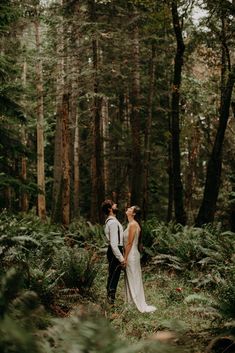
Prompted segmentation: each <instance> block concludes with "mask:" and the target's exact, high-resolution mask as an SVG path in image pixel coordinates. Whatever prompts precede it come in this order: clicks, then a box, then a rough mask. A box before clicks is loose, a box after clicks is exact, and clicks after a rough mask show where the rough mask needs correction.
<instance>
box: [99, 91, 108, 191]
mask: <svg viewBox="0 0 235 353" xmlns="http://www.w3.org/2000/svg"><path fill="white" fill-rule="evenodd" d="M101 116H102V140H103V151H104V192H105V195H107V193H108V188H109V164H108V137H109V111H108V98H107V97H104V98H103V101H102V108H101Z"/></svg>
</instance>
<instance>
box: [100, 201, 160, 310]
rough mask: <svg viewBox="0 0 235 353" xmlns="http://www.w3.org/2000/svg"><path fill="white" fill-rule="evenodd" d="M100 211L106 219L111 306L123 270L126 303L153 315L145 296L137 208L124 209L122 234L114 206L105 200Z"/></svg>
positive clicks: (138, 209)
mask: <svg viewBox="0 0 235 353" xmlns="http://www.w3.org/2000/svg"><path fill="white" fill-rule="evenodd" d="M102 211H103V212H104V214H105V215H106V221H105V235H106V237H107V240H108V243H109V246H108V251H107V258H108V263H109V272H108V280H107V297H108V302H109V303H110V304H113V303H114V301H115V295H116V289H117V285H118V281H119V277H120V273H121V270H122V268H124V269H125V297H126V302H128V303H134V304H135V305H136V307H137V309H138V310H139V311H140V312H142V313H144V312H152V311H155V310H156V307H154V306H151V305H148V304H147V303H146V301H145V295H144V287H143V281H142V271H141V266H140V252H139V248H140V244H141V227H140V223H139V217H140V208H139V207H138V206H132V207H129V208H128V209H127V211H126V216H127V219H128V226H127V228H126V229H125V231H124V232H123V227H122V225H121V223H120V222H119V221H118V220H117V218H116V213H117V204H115V203H114V202H113V201H112V200H105V201H104V202H103V203H102Z"/></svg>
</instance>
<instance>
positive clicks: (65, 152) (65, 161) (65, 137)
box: [61, 94, 70, 227]
mask: <svg viewBox="0 0 235 353" xmlns="http://www.w3.org/2000/svg"><path fill="white" fill-rule="evenodd" d="M61 120H62V222H63V225H64V226H66V227H67V226H68V225H69V223H70V161H69V142H70V132H69V96H68V94H64V95H63V104H62V110H61Z"/></svg>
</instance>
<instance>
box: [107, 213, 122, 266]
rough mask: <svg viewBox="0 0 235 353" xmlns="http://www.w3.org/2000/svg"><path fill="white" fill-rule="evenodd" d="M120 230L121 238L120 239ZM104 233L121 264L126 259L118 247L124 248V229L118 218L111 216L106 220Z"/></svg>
mask: <svg viewBox="0 0 235 353" xmlns="http://www.w3.org/2000/svg"><path fill="white" fill-rule="evenodd" d="M118 229H119V237H118ZM104 232H105V235H106V237H107V239H108V242H109V244H110V246H111V248H112V251H113V254H114V256H115V257H116V258H117V259H118V260H119V261H120V262H123V261H124V257H123V256H122V253H121V251H120V250H119V248H118V246H123V227H122V225H121V223H120V222H119V221H118V220H117V218H116V217H114V216H109V217H108V218H107V219H106V221H105V228H104ZM118 238H120V239H118Z"/></svg>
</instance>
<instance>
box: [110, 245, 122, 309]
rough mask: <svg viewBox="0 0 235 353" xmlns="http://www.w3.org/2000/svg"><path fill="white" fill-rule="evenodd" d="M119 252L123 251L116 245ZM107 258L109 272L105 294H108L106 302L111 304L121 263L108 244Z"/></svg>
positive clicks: (113, 299)
mask: <svg viewBox="0 0 235 353" xmlns="http://www.w3.org/2000/svg"><path fill="white" fill-rule="evenodd" d="M118 248H119V250H120V251H121V253H123V247H122V246H119V247H118ZM107 258H108V262H109V274H108V281H107V295H108V302H109V303H110V304H113V303H114V301H115V295H116V290H117V285H118V281H119V278H120V274H121V269H122V268H121V264H120V261H119V260H118V259H117V258H116V256H114V254H113V252H112V248H111V246H110V245H109V247H108V251H107Z"/></svg>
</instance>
